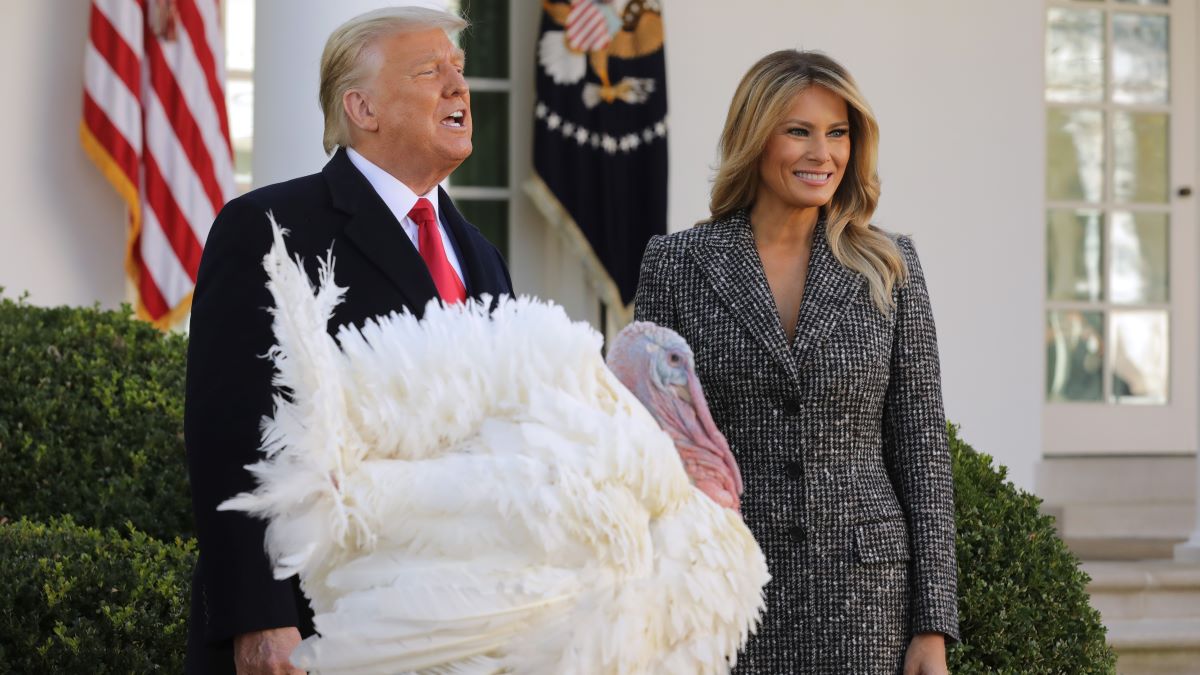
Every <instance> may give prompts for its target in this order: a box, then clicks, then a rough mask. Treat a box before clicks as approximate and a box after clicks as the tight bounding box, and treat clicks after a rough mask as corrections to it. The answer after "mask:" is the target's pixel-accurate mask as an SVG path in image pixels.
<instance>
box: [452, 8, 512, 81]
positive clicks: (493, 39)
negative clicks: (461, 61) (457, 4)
mask: <svg viewBox="0 0 1200 675" xmlns="http://www.w3.org/2000/svg"><path fill="white" fill-rule="evenodd" d="M462 5H463V9H464V14H465V15H466V17H467V18H468V19H470V21H471V27H470V28H468V29H467V31H466V32H465V33H463V35H462V37H461V39H460V42H461V44H462V48H463V51H465V52H466V53H467V77H495V78H500V79H507V78H508V2H506V1H505V0H467V1H465V2H463V3H462Z"/></svg>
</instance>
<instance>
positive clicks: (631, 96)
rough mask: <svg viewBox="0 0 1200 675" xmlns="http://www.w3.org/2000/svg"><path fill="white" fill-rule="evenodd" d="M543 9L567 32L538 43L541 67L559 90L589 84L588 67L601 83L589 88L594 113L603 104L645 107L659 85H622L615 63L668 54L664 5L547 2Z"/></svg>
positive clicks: (621, 0) (642, 0) (622, 0)
mask: <svg viewBox="0 0 1200 675" xmlns="http://www.w3.org/2000/svg"><path fill="white" fill-rule="evenodd" d="M542 8H543V9H544V10H545V12H546V14H547V15H548V16H549V17H550V19H551V20H552V21H553V22H554V23H555V24H556V25H557V26H560V27H561V28H562V30H548V31H545V32H544V33H543V34H542V37H541V39H540V40H539V43H538V63H540V64H541V66H542V68H543V69H544V71H545V72H546V74H547V75H549V76H550V77H551V78H552V79H553V80H554V82H555V83H556V84H575V83H577V82H579V81H580V80H582V79H584V76H585V75H586V74H587V70H588V66H589V65H590V66H591V69H592V71H593V72H594V73H595V75H596V77H597V78H598V79H599V80H600V81H599V82H598V83H587V84H585V85H584V87H583V91H582V96H583V100H584V103H586V104H587V106H588V107H589V108H592V107H595V106H597V105H600V104H601V103H613V102H614V101H618V100H619V101H624V102H625V103H634V104H637V103H645V102H646V100H647V99H649V97H650V94H652V93H653V92H654V89H655V87H656V82H655V80H654V78H649V77H629V76H626V77H622V78H621V79H620V80H618V81H617V82H616V83H614V82H613V81H612V80H613V78H612V77H611V76H610V71H609V62H610V59H634V58H640V57H644V56H647V55H649V54H652V53H654V52H657V51H660V50H661V49H662V48H663V24H662V8H661V6H660V4H659V2H658V0H572V2H571V3H570V4H569V5H568V4H565V3H556V2H549V1H544V2H543V3H542Z"/></svg>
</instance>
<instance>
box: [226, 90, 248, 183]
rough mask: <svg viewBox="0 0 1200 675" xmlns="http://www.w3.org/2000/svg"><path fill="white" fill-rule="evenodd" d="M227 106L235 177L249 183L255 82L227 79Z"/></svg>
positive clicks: (239, 180) (240, 181) (241, 181)
mask: <svg viewBox="0 0 1200 675" xmlns="http://www.w3.org/2000/svg"><path fill="white" fill-rule="evenodd" d="M225 106H226V109H227V110H228V111H229V136H230V141H232V143H233V173H234V179H235V180H237V181H238V182H239V183H248V182H249V181H250V157H251V146H252V144H253V140H254V83H253V82H251V81H250V80H243V79H235V78H230V79H229V80H227V81H226V82H225Z"/></svg>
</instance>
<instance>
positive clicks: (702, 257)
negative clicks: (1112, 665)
mask: <svg viewBox="0 0 1200 675" xmlns="http://www.w3.org/2000/svg"><path fill="white" fill-rule="evenodd" d="M877 147H878V127H877V125H876V122H875V119H874V116H873V115H872V113H871V111H870V108H869V107H868V106H867V104H866V102H865V101H864V100H863V98H862V96H861V95H860V94H859V92H858V89H857V87H856V85H855V83H854V81H853V80H852V79H851V77H850V76H849V75H848V74H847V73H846V71H845V70H844V69H843V68H842V67H841V66H840V65H838V64H837V63H835V62H834V61H833V60H831V59H829V58H828V57H826V56H824V55H822V54H819V53H814V52H797V51H791V50H789V51H782V52H776V53H774V54H770V55H768V56H766V57H764V58H763V59H762V60H761V61H759V62H758V63H757V64H755V65H754V67H752V68H751V69H750V71H749V72H748V73H747V74H746V76H745V77H744V78H743V80H742V82H741V84H740V85H739V86H738V89H737V92H736V93H735V94H734V99H733V102H732V104H731V106H730V109H729V115H728V118H727V120H726V123H725V129H724V132H723V133H722V137H721V163H720V166H719V169H718V173H717V178H716V181H715V184H714V186H713V191H712V202H711V205H710V210H711V211H712V218H711V219H710V220H708V221H705V222H703V223H701V224H699V225H698V226H696V227H694V228H692V229H691V230H688V231H685V232H679V233H676V234H672V235H668V236H666V237H655V238H654V239H652V240H651V242H650V244H649V245H648V246H647V248H646V254H645V257H644V259H643V261H642V271H641V279H640V281H639V284H638V291H637V299H636V303H637V304H636V315H637V318H638V319H640V320H646V321H654V322H655V323H658V324H662V325H665V326H670V327H671V328H673V329H675V330H676V331H678V332H679V333H680V334H682V335H683V336H684V337H685V338H686V339H687V340H688V342H689V343H690V344H691V346H692V349H693V350H694V352H695V358H696V370H697V372H698V373H699V375H700V380H701V382H702V383H703V385H704V391H705V394H706V395H707V396H708V400H709V405H710V406H711V409H712V414H713V417H714V418H715V420H716V422H717V426H719V427H720V429H721V430H722V431H723V432H724V433H725V436H726V438H728V440H729V443H730V445H731V446H732V448H733V451H734V453H735V455H736V456H737V460H738V463H739V464H740V466H741V470H742V475H743V478H744V481H745V494H744V496H743V501H742V512H743V515H744V516H745V519H746V522H747V524H748V525H749V526H750V529H751V530H752V531H753V532H754V535H755V537H756V538H757V539H758V541H759V544H760V545H761V546H762V548H763V551H764V552H765V553H766V555H767V561H768V565H769V566H770V571H771V574H772V577H773V579H772V581H771V583H770V584H769V585H768V586H767V591H766V593H767V612H766V615H765V617H764V619H763V623H762V626H761V627H760V629H759V631H758V634H757V635H756V636H754V637H753V638H752V639H751V641H750V643H749V644H748V645H747V647H746V649H745V651H744V653H743V654H742V655H741V656H740V657H739V662H738V669H737V670H738V671H739V672H746V673H770V674H775V673H905V674H909V673H912V674H918V673H921V674H933V673H945V672H946V655H945V642H946V641H947V640H955V639H957V635H958V613H957V597H956V576H957V575H956V566H955V554H954V511H953V485H952V482H951V476H950V455H949V451H948V449H947V445H946V434H945V416H944V413H943V410H942V393H941V373H940V370H939V365H938V349H937V341H936V337H935V333H934V324H933V316H932V314H931V312H930V305H929V297H928V295H927V293H926V290H925V279H924V277H923V275H922V273H921V266H920V263H919V262H918V260H917V254H916V251H915V250H914V248H913V244H912V242H911V241H910V240H909V239H908V238H906V237H903V236H894V235H890V234H886V233H884V232H882V231H881V230H879V229H876V228H875V227H873V226H871V225H870V224H869V223H870V219H871V216H872V214H873V212H874V210H875V205H876V203H877V201H878V197H879V182H878V178H877V177H876V173H875V168H876V149H877Z"/></svg>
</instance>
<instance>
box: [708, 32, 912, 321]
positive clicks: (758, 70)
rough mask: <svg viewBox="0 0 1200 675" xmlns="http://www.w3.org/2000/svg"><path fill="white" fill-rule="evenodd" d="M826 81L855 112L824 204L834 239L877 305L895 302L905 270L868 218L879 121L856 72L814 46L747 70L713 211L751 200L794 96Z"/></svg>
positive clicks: (724, 142)
mask: <svg viewBox="0 0 1200 675" xmlns="http://www.w3.org/2000/svg"><path fill="white" fill-rule="evenodd" d="M814 86H816V87H824V88H825V89H828V90H829V91H831V92H833V93H834V94H837V95H838V96H840V97H841V98H842V99H843V100H845V101H846V108H847V110H848V112H849V114H850V120H849V122H850V165H849V166H847V167H846V172H845V175H844V176H843V177H842V183H841V185H839V186H838V188H837V191H836V192H835V193H834V195H833V199H832V200H830V202H829V204H827V205H826V206H825V207H824V208H823V209H822V210H823V211H824V212H825V228H826V230H825V231H826V235H827V239H828V241H829V247H830V249H831V250H832V251H833V255H834V257H836V258H837V259H838V261H839V262H841V263H842V264H843V265H845V266H846V267H848V268H850V269H852V270H854V271H855V272H858V273H859V274H861V275H863V276H864V277H865V278H866V279H867V282H868V283H869V284H870V286H871V298H872V299H873V300H874V302H875V305H876V306H877V307H878V308H879V310H880V311H882V312H884V313H886V312H887V310H888V309H889V308H890V307H891V306H892V288H893V286H894V285H895V284H896V282H897V281H902V280H904V279H905V277H906V276H907V273H908V270H907V268H906V266H905V264H904V258H903V256H901V254H900V250H899V249H898V248H897V246H896V244H895V243H894V242H893V241H892V239H891V238H890V237H888V236H887V235H886V234H884V233H883V232H881V231H879V230H877V229H875V228H874V227H872V226H871V217H872V216H873V215H874V214H875V206H876V204H878V203H879V176H878V175H877V174H876V165H877V162H878V154H879V125H878V124H877V123H876V121H875V115H874V114H873V113H872V112H871V107H870V106H869V105H867V101H866V99H864V98H863V96H862V93H860V92H859V90H858V85H857V84H855V82H854V78H852V77H850V73H848V72H847V71H846V69H845V68H843V67H842V65H841V64H839V63H838V62H836V61H834V60H833V59H831V58H829V57H828V56H826V55H824V54H822V53H820V52H814V51H797V50H794V49H786V50H783V51H778V52H774V53H771V54H767V55H766V56H764V57H763V58H762V59H760V60H759V61H758V63H756V64H754V65H753V66H751V67H750V70H749V71H748V72H747V73H746V75H745V77H743V78H742V81H741V83H740V84H739V85H738V88H737V91H736V92H735V93H734V95H733V101H732V102H731V103H730V104H729V114H728V116H727V117H726V118H725V129H724V131H722V132H721V146H720V148H721V159H720V164H719V165H718V168H717V177H716V180H715V181H714V182H713V188H712V196H711V199H710V202H709V211H710V212H711V213H712V217H713V218H720V217H722V216H726V215H728V214H730V213H732V212H733V211H736V210H738V209H743V208H748V207H749V206H751V205H752V204H753V203H754V198H755V196H756V195H757V194H758V186H759V162H760V161H761V159H762V154H763V152H764V151H765V150H766V147H767V141H768V139H769V138H770V136H771V134H772V133H773V132H774V131H775V128H776V127H777V126H778V125H779V123H780V122H781V121H782V120H783V119H784V117H786V116H787V112H788V110H789V109H790V108H791V105H792V101H793V100H794V99H795V98H796V96H797V95H798V94H800V92H802V91H804V90H805V89H808V88H809V87H814Z"/></svg>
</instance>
